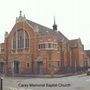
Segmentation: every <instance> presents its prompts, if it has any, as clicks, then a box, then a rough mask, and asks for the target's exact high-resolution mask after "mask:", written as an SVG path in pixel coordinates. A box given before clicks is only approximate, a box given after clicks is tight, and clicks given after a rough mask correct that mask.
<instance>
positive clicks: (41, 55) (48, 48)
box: [0, 15, 84, 74]
mask: <svg viewBox="0 0 90 90" xmlns="http://www.w3.org/2000/svg"><path fill="white" fill-rule="evenodd" d="M54 26H55V27H54ZM0 50H1V51H0V67H2V68H1V69H0V70H1V71H0V73H6V74H52V73H58V74H59V73H66V72H67V73H68V72H72V71H81V69H82V68H83V67H84V46H83V45H82V42H81V40H80V39H75V40H69V39H67V38H66V37H65V36H64V35H63V34H62V33H61V32H59V31H57V26H56V24H55V23H54V25H53V29H50V28H47V27H45V26H42V25H40V24H37V23H35V22H32V21H30V20H27V19H26V18H25V17H23V16H22V15H20V16H19V17H18V18H17V19H16V24H15V25H14V27H13V28H12V30H11V32H10V33H9V34H8V33H6V34H5V41H4V43H3V44H0Z"/></svg>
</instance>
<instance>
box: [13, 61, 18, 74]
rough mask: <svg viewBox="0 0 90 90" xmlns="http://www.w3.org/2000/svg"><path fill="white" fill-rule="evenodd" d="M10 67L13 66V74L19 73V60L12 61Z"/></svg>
mask: <svg viewBox="0 0 90 90" xmlns="http://www.w3.org/2000/svg"><path fill="white" fill-rule="evenodd" d="M12 67H13V73H14V74H19V72H20V62H19V61H14V62H13V66H12Z"/></svg>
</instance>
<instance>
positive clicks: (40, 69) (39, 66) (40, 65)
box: [37, 61, 44, 75]
mask: <svg viewBox="0 0 90 90" xmlns="http://www.w3.org/2000/svg"><path fill="white" fill-rule="evenodd" d="M37 71H38V74H40V75H42V74H44V65H43V62H42V61H39V62H37Z"/></svg>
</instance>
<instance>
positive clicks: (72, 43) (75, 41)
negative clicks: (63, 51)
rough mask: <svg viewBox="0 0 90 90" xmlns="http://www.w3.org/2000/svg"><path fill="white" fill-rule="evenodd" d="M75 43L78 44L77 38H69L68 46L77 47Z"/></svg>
mask: <svg viewBox="0 0 90 90" xmlns="http://www.w3.org/2000/svg"><path fill="white" fill-rule="evenodd" d="M77 45H78V39H73V40H69V46H70V47H77Z"/></svg>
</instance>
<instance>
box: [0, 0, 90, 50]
mask: <svg viewBox="0 0 90 90" xmlns="http://www.w3.org/2000/svg"><path fill="white" fill-rule="evenodd" d="M20 10H22V11H23V14H25V16H26V18H27V19H29V20H32V21H35V22H37V23H40V24H42V25H44V26H47V27H50V28H52V25H53V19H54V16H55V18H56V24H57V25H58V30H59V31H61V32H62V33H63V34H64V35H65V36H66V37H67V38H68V39H77V38H80V39H81V41H82V43H83V44H84V47H85V49H90V0H0V42H3V41H4V34H5V31H8V32H10V31H11V30H12V28H13V26H14V24H15V19H16V17H18V16H19V11H20Z"/></svg>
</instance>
